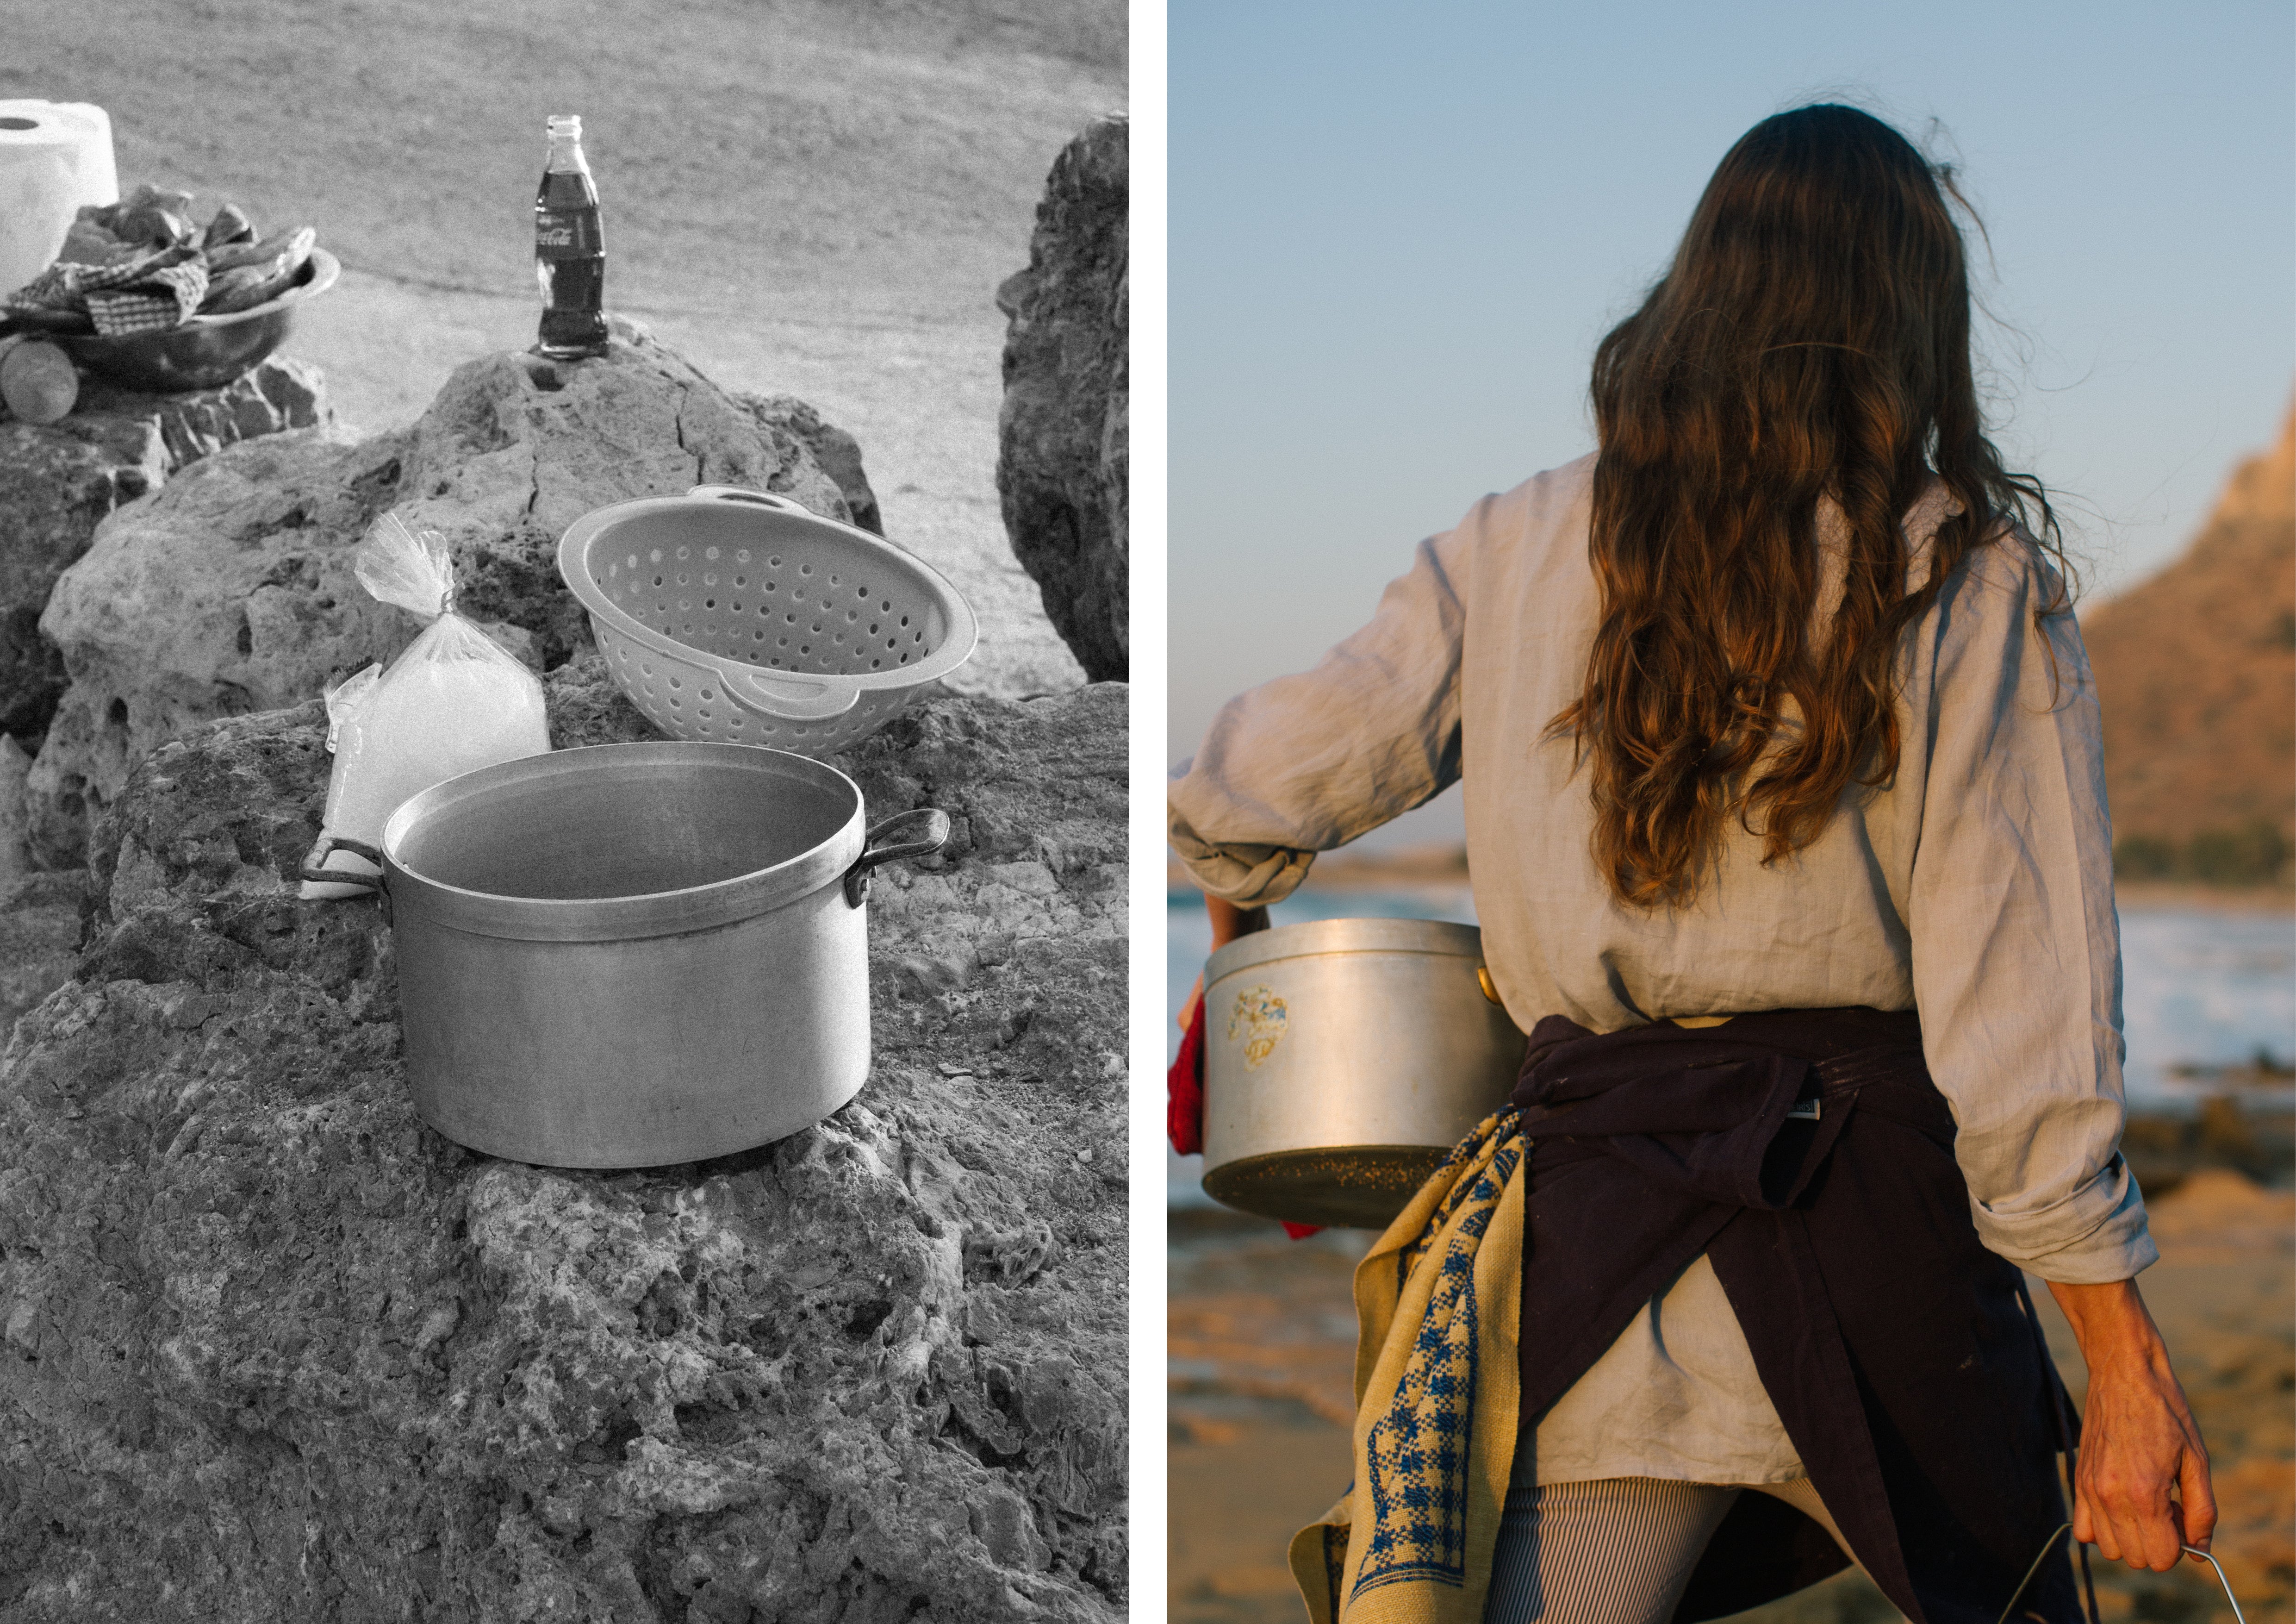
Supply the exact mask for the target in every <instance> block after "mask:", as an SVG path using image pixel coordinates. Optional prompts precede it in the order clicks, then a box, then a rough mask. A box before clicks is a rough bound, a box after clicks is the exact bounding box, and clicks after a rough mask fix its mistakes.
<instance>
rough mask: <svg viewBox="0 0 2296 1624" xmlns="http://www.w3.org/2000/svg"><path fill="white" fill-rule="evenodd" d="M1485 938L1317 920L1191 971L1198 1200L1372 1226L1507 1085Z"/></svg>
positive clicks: (1413, 925)
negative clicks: (1196, 1004)
mask: <svg viewBox="0 0 2296 1624" xmlns="http://www.w3.org/2000/svg"><path fill="white" fill-rule="evenodd" d="M1482 967H1483V933H1482V932H1481V931H1478V930H1476V929H1475V928H1474V927H1473V926H1472V925H1458V924H1447V923H1442V922H1439V921H1437V920H1432V919H1324V920H1317V921H1316V922H1314V923H1309V924H1298V925H1283V926H1281V927H1279V928H1277V929H1275V930H1272V931H1260V932H1259V933H1258V934H1256V935H1252V936H1246V937H1243V938H1242V939H1239V940H1236V941H1233V942H1230V943H1229V944H1228V945H1227V946H1226V947H1222V948H1221V949H1220V950H1219V951H1218V953H1215V954H1213V955H1212V956H1211V962H1210V964H1208V965H1206V966H1205V969H1204V1017H1205V1029H1204V1193H1206V1194H1208V1195H1210V1197H1211V1198H1212V1199H1213V1200H1214V1201H1217V1202H1221V1203H1222V1204H1223V1205H1226V1206H1229V1207H1234V1208H1236V1209H1238V1210H1242V1211H1244V1212H1254V1213H1258V1214H1259V1215H1260V1216H1262V1217H1264V1218H1285V1219H1289V1220H1290V1221H1292V1222H1293V1223H1300V1224H1331V1225H1339V1226H1351V1227H1355V1228H1365V1229H1384V1228H1385V1227H1386V1226H1388V1225H1389V1224H1390V1223H1391V1222H1393V1221H1394V1218H1395V1216H1396V1214H1397V1213H1398V1212H1400V1211H1402V1210H1403V1209H1404V1206H1405V1205H1406V1203H1407V1202H1409V1201H1410V1199H1411V1197H1412V1194H1413V1193H1414V1192H1415V1191H1416V1190H1417V1189H1418V1188H1419V1186H1420V1185H1422V1184H1423V1183H1425V1182H1426V1179H1427V1176H1428V1175H1429V1174H1430V1173H1431V1172H1433V1171H1434V1170H1435V1169H1436V1168H1437V1166H1439V1164H1440V1163H1441V1161H1442V1160H1443V1158H1444V1156H1445V1155H1446V1154H1447V1153H1448V1152H1449V1151H1450V1149H1451V1147H1452V1146H1453V1145H1455V1144H1457V1143H1458V1142H1459V1141H1460V1140H1461V1139H1462V1138H1464V1137H1465V1136H1466V1135H1467V1133H1468V1132H1469V1131H1470V1130H1471V1129H1472V1128H1473V1127H1474V1126H1475V1124H1476V1123H1478V1122H1480V1121H1481V1120H1483V1119H1484V1118H1485V1117H1486V1116H1488V1115H1489V1114H1490V1113H1491V1112H1492V1111H1495V1110H1497V1108H1498V1106H1499V1105H1500V1104H1502V1103H1504V1102H1505V1099H1506V1096H1507V1094H1508V1091H1509V1090H1510V1089H1512V1088H1513V1086H1514V1079H1515V1072H1516V1070H1517V1069H1518V1068H1519V1067H1520V1066H1521V1062H1522V1053H1523V1044H1524V1038H1523V1035H1522V1034H1521V1032H1520V1031H1518V1030H1517V1029H1515V1025H1514V1023H1513V1021H1510V1020H1508V1019H1507V1014H1506V1012H1505V1010H1504V1009H1502V1008H1500V1007H1499V1006H1498V1005H1497V1003H1496V1002H1494V1001H1493V1000H1492V998H1491V997H1489V996H1488V994H1487V993H1486V991H1485V990H1484V987H1483V979H1482V976H1481V975H1480V973H1479V972H1480V971H1481V970H1482Z"/></svg>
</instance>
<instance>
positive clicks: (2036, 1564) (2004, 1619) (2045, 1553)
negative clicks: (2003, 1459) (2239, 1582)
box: [1994, 1522, 2248, 1624]
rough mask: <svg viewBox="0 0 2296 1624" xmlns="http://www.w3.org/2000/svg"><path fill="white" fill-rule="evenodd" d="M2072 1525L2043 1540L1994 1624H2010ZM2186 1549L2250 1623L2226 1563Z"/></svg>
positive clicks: (2240, 1623) (2244, 1623) (2242, 1621)
mask: <svg viewBox="0 0 2296 1624" xmlns="http://www.w3.org/2000/svg"><path fill="white" fill-rule="evenodd" d="M2071 1527H2072V1524H2071V1522H2060V1523H2058V1524H2057V1526H2056V1528H2055V1530H2054V1531H2053V1532H2052V1533H2051V1534H2050V1535H2049V1537H2048V1538H2046V1539H2044V1540H2043V1541H2041V1549H2040V1554H2038V1555H2037V1556H2035V1557H2034V1558H2033V1565H2032V1566H2031V1567H2030V1568H2028V1569H2026V1570H2025V1577H2024V1578H2022V1579H2019V1580H2018V1581H2017V1587H2016V1588H2015V1589H2014V1590H2012V1591H2011V1592H2010V1593H2009V1600H2008V1602H2007V1603H2006V1604H2005V1605H2004V1606H2003V1607H2002V1609H2001V1616H2000V1617H1999V1618H1998V1619H1997V1620H1994V1624H2009V1613H2010V1610H2011V1609H2012V1608H2013V1607H2015V1606H2016V1605H2017V1598H2018V1597H2020V1596H2021V1595H2024V1594H2025V1587H2026V1586H2028V1585H2030V1584H2031V1583H2032V1582H2033V1575H2035V1574H2036V1573H2038V1572H2039V1571H2041V1564H2042V1563H2043V1562H2046V1561H2047V1560H2048V1559H2049V1553H2050V1552H2051V1551H2052V1550H2054V1549H2055V1548H2056V1543H2057V1535H2059V1534H2062V1533H2063V1532H2065V1531H2066V1530H2069V1529H2071ZM2184 1551H2185V1554H2186V1555H2187V1556H2197V1557H2199V1558H2200V1559H2201V1560H2202V1562H2206V1563H2208V1564H2209V1566H2210V1567H2211V1568H2214V1569H2215V1570H2216V1571H2217V1583H2218V1584H2219V1585H2222V1586H2223V1587H2224V1593H2225V1600H2226V1601H2227V1602H2230V1603H2232V1616H2233V1618H2234V1619H2235V1620H2237V1624H2248V1617H2247V1615H2246V1614H2244V1613H2243V1612H2241V1610H2240V1598H2239V1597H2238V1596H2236V1595H2234V1594H2233V1593H2232V1580H2230V1579H2226V1577H2225V1571H2224V1564H2223V1563H2222V1562H2218V1560H2217V1559H2216V1558H2215V1557H2213V1556H2211V1555H2210V1554H2208V1553H2207V1552H2206V1551H2203V1550H2202V1549H2201V1547H2200V1546H2196V1545H2188V1546H2185V1547H2184Z"/></svg>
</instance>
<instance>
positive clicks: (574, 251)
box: [534, 113, 606, 361]
mask: <svg viewBox="0 0 2296 1624" xmlns="http://www.w3.org/2000/svg"><path fill="white" fill-rule="evenodd" d="M549 129H550V160H549V162H548V163H547V164H545V166H544V168H543V171H542V189H541V191H539V192H538V193H536V194H535V199H534V274H535V275H536V277H537V279H538V280H539V281H540V282H541V283H542V333H541V337H540V338H539V340H537V342H536V344H535V346H534V348H535V350H536V351H537V353H538V354H541V355H545V356H548V357H551V358H552V359H553V360H559V361H571V360H578V359H580V358H581V357H585V356H602V355H604V354H605V353H606V244H605V240H604V238H603V235H602V234H600V232H599V229H598V186H597V183H596V182H594V181H593V180H592V179H591V178H590V164H589V160H586V159H585V158H584V157H583V156H582V120H581V119H578V118H575V117H574V116H572V115H571V114H569V113H560V114H556V115H553V117H552V119H551V120H550V126H549Z"/></svg>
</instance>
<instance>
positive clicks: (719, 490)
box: [685, 485, 821, 519]
mask: <svg viewBox="0 0 2296 1624" xmlns="http://www.w3.org/2000/svg"><path fill="white" fill-rule="evenodd" d="M685 494H686V495H687V496H700V497H702V498H703V499H704V500H707V501H710V502H746V503H748V504H750V506H752V507H774V508H779V509H780V510H781V511H782V512H783V513H801V514H803V515H804V516H805V517H806V518H808V519H818V518H820V517H821V515H820V514H819V513H815V512H814V511H813V510H812V509H811V508H809V507H808V506H806V504H804V503H802V502H798V501H793V500H792V499H791V498H790V497H788V496H776V495H775V494H774V493H773V492H772V491H769V490H751V489H750V488H748V487H747V486H744V485H697V486H695V487H694V488H693V489H692V490H689V491H687V492H686V493H685Z"/></svg>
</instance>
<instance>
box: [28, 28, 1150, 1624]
mask: <svg viewBox="0 0 2296 1624" xmlns="http://www.w3.org/2000/svg"><path fill="white" fill-rule="evenodd" d="M1127 29H1128V20H1127V17H1126V14H1125V11H1124V8H1123V7H1122V6H1121V5H1120V4H1114V3H1113V0H1089V3H1086V4H1051V3H1048V0H1018V3H1017V4H1015V3H1013V0H997V3H996V4H989V3H988V0H977V3H976V0H956V3H953V4H927V3H923V0H882V3H878V4H863V5H842V4H832V3H830V0H769V3H767V0H759V3H745V0H692V3H679V4H666V5H656V6H643V7H620V6H609V5H588V4H576V5H558V4H531V3H525V0H519V3H514V4H503V5H480V6H470V5H455V4H441V3H440V0H378V3H368V0H354V3H352V4H341V5H324V6H311V5H296V4H284V3H283V0H217V3H215V4H193V5H189V6H184V5H160V4H143V3H142V0H128V3H125V4H102V5H98V6H94V7H64V6H55V5H49V4H32V3H29V0H0V283H4V284H5V285H4V286H0V401H4V403H5V406H4V410H0V733H4V736H0V909H4V912H0V1022H4V1023H5V1025H4V1027H0V1038H4V1045H0V1619H5V1620H10V1621H11V1624H13V1621H16V1620H23V1621H25V1624H31V1621H34V1620H217V1621H218V1624H220V1621H223V1620H231V1621H233V1624H252V1621H254V1620H296V1621H298V1624H308V1621H311V1620H474V1621H475V1620H488V1621H493V1620H505V1621H507V1620H622V1621H625V1624H681V1621H690V1624H701V1621H702V1620H712V1621H715V1624H738V1621H740V1620H757V1621H759V1624H763V1621H765V1620H819V1621H821V1624H831V1621H832V1620H841V1621H844V1624H859V1621H860V1620H908V1621H912V1624H922V1621H925V1620H939V1621H940V1624H955V1621H957V1620H1078V1621H1087V1620H1115V1619H1119V1618H1121V1617H1123V1616H1126V1614H1127V1612H1128V1605H1129V1598H1128V1582H1129V1562H1128V1529H1129V1521H1128V1492H1129V1485H1128V1439H1129V1425H1128V1409H1127V1406H1128V1349H1127V1342H1126V1322H1125V1314H1126V1307H1127V1301H1128V1298H1127V1277H1126V1270H1127V1253H1126V1235H1127V1220H1126V1199H1127V1197H1126V1192H1127V1188H1128V1167H1127V1160H1126V1116H1125V1111H1126V1104H1127V1098H1128V1095H1127V1083H1128V1079H1127V1076H1126V1052H1127V1049H1126V1046H1127V1035H1126V1019H1127V1002H1126V1000H1127V997H1128V988H1127V963H1128V960H1127V953H1128V948H1127V942H1128V913H1127V889H1126V875H1127V873H1128V853H1127V849H1126V841H1127V831H1126V824H1125V808H1126V740H1127V737H1128V700H1127V694H1128V679H1129V670H1128V646H1129V639H1130V626H1129V619H1128V533H1127V487H1128V422H1127V410H1128V374H1127V367H1128V176H1129V165H1130V158H1129V152H1128V144H1129V143H1128V125H1129V120H1128V111H1127V102H1128V52H1127V43H1128V39H1127Z"/></svg>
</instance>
